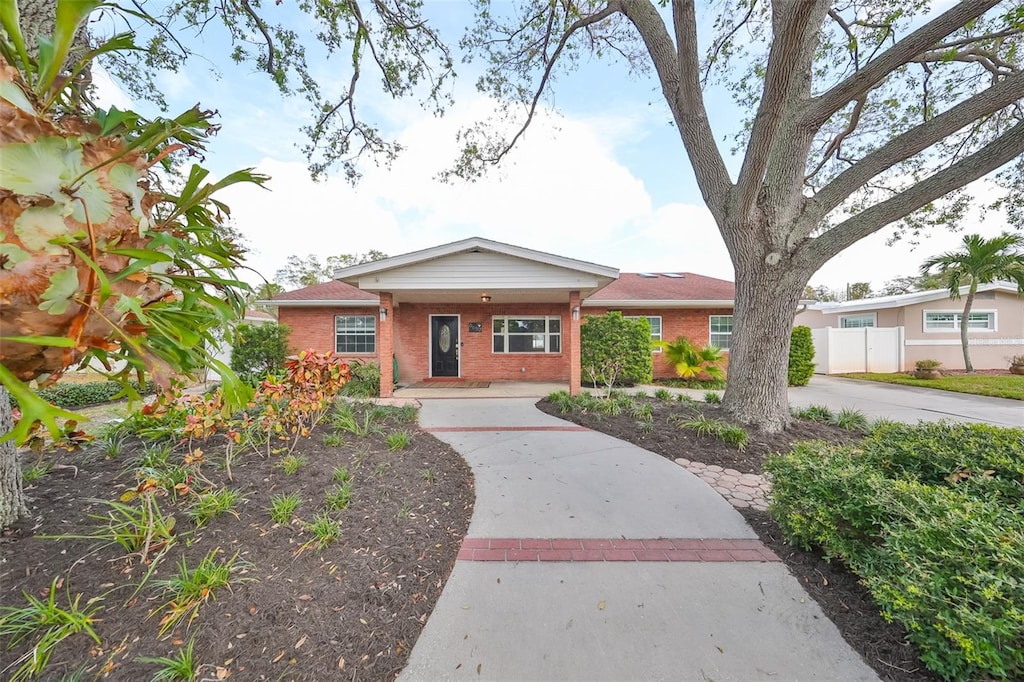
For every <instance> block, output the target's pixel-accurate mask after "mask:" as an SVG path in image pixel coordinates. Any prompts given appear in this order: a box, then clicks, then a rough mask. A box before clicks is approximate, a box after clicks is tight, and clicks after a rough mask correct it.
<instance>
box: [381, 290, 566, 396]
mask: <svg viewBox="0 0 1024 682" xmlns="http://www.w3.org/2000/svg"><path fill="white" fill-rule="evenodd" d="M431 315H459V316H460V319H459V341H460V342H461V343H462V348H461V350H460V352H459V365H460V367H459V370H460V376H461V377H462V378H463V379H467V380H469V381H568V380H569V354H568V352H567V350H566V347H567V343H568V340H569V322H570V315H569V305H568V303H562V304H558V303H555V304H533V303H531V304H508V305H499V304H493V303H488V304H465V305H463V304H427V303H402V304H400V305H399V306H398V308H397V309H396V315H395V320H396V325H395V327H396V329H395V357H397V358H398V371H399V375H400V378H401V380H402V381H422V380H423V379H427V378H429V377H430V316H431ZM494 315H559V316H560V317H561V318H562V350H563V352H562V353H495V352H493V346H492V343H493V337H492V333H493V327H492V324H491V318H492V316H494ZM470 322H479V323H481V326H482V330H481V331H480V332H472V333H471V332H470V331H469V323H470ZM523 368H526V371H525V372H524V371H522V370H523Z"/></svg>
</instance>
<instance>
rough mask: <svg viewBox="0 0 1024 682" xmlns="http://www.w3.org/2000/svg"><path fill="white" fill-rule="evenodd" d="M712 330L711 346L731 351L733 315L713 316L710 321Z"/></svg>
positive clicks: (709, 324)
mask: <svg viewBox="0 0 1024 682" xmlns="http://www.w3.org/2000/svg"><path fill="white" fill-rule="evenodd" d="M708 326H709V327H710V329H711V345H712V346H717V347H718V348H721V349H722V350H729V344H730V342H731V341H732V315H712V316H711V317H710V318H709V319H708Z"/></svg>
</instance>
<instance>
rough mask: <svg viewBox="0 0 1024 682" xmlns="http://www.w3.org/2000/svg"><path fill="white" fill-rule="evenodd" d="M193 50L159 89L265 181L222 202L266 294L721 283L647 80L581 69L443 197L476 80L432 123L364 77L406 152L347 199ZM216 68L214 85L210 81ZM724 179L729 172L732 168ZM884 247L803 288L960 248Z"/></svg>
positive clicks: (343, 188)
mask: <svg viewBox="0 0 1024 682" xmlns="http://www.w3.org/2000/svg"><path fill="white" fill-rule="evenodd" d="M286 5H287V3H286ZM427 13H428V15H429V16H430V17H431V18H432V19H433V20H434V21H436V22H438V23H437V25H438V26H440V28H441V30H442V32H443V35H445V37H447V38H448V40H449V42H450V43H451V44H454V43H456V42H457V40H458V37H459V31H460V27H461V25H462V23H463V21H464V17H466V16H467V12H466V9H465V6H464V5H461V3H457V2H449V1H443V2H442V1H438V0H434V1H433V2H431V1H430V0H428V9H427ZM313 40H314V39H313V38H312V36H310V44H312V41H313ZM196 49H197V51H199V52H201V53H202V54H203V55H204V57H205V58H206V60H205V61H204V60H193V61H191V62H190V63H189V65H188V66H187V67H186V68H185V69H184V70H183V71H181V72H179V73H176V74H165V75H163V76H161V79H160V86H161V89H162V90H163V91H164V93H165V95H166V96H167V99H168V101H169V102H170V108H171V112H175V113H176V112H177V111H179V110H183V109H185V108H187V107H189V106H192V105H193V104H195V103H196V102H197V101H198V102H200V103H201V104H202V106H203V107H204V108H210V109H217V110H218V111H219V112H220V115H221V118H220V122H221V123H222V125H223V129H222V131H221V132H220V134H219V135H218V136H217V138H216V139H215V140H214V141H213V143H212V144H211V145H210V149H209V153H208V155H207V159H206V166H207V167H208V168H210V169H211V170H212V171H213V172H214V173H217V174H226V173H228V172H230V171H232V170H235V169H237V168H242V167H250V166H251V167H255V168H256V169H258V170H259V171H260V172H263V173H266V174H268V175H270V176H272V180H271V181H270V182H269V183H268V185H267V187H268V188H269V190H270V191H263V190H259V189H256V188H252V187H243V188H233V189H231V190H229V191H227V192H225V193H224V195H223V197H222V198H223V199H224V200H226V201H227V202H228V204H229V205H231V207H232V209H233V217H234V219H235V223H236V225H237V227H238V228H239V229H240V230H241V231H242V232H243V233H244V234H245V235H246V237H247V239H248V242H249V245H250V247H251V249H252V252H251V254H250V256H249V264H250V265H251V267H253V268H254V269H255V270H257V271H259V272H261V273H262V274H263V275H264V276H266V277H267V278H268V279H271V278H272V277H273V275H274V272H275V271H276V270H277V269H278V268H279V267H281V266H282V265H283V264H284V262H285V260H286V259H287V257H288V256H289V255H292V254H295V255H300V256H304V255H306V254H308V253H315V254H317V255H319V256H320V257H321V258H325V257H326V256H328V255H332V254H340V253H356V252H365V251H368V250H370V249H379V250H381V251H384V252H386V253H388V254H391V255H396V254H399V253H405V252H408V251H412V250H416V249H420V248H425V247H428V246H433V245H436V244H441V243H445V242H449V241H454V240H458V239H463V238H466V237H469V236H481V237H486V238H489V239H495V240H498V241H504V242H508V243H512V244H516V245H519V246H525V247H529V248H534V249H539V250H543V251H549V252H553V253H558V254H560V255H564V256H569V257H574V258H579V259H582V260H587V261H592V262H597V263H600V264H602V265H609V266H613V267H617V268H620V269H621V270H623V271H643V270H652V271H687V272H697V273H700V274H704V275H708V276H712V277H720V278H723V279H731V278H732V267H731V263H730V261H729V257H728V253H727V251H726V250H725V247H724V245H723V244H722V241H721V238H720V236H719V235H718V232H717V229H716V228H715V225H714V222H713V220H712V219H711V216H710V214H709V213H708V211H707V209H706V208H705V207H704V205H703V203H702V201H701V198H700V193H699V191H698V190H697V187H696V185H695V183H694V180H693V174H692V171H691V169H690V166H689V161H688V160H687V158H686V154H685V152H684V149H683V145H682V142H681V141H680V139H679V136H678V134H677V132H676V130H675V128H674V127H672V126H671V125H670V120H671V118H670V115H669V112H668V109H667V107H666V105H665V104H664V101H663V99H662V97H661V93H660V88H659V87H658V86H657V82H656V81H655V80H654V79H653V77H651V76H640V77H639V78H631V77H629V76H628V75H627V73H626V69H625V68H624V67H623V66H622V65H616V64H610V63H608V62H603V61H593V62H590V63H585V64H583V65H582V67H581V69H580V70H579V71H578V72H576V73H573V74H569V75H568V76H565V77H563V78H561V80H560V81H559V82H558V83H557V84H556V86H555V90H554V97H553V101H554V104H555V107H556V108H555V109H554V110H551V109H545V110H544V111H543V112H541V115H540V116H539V118H538V120H537V121H536V122H535V125H534V126H533V127H532V128H531V130H530V131H529V132H528V134H527V135H526V137H525V138H524V139H523V140H522V143H521V144H520V145H519V147H518V148H517V149H516V150H515V151H514V152H513V153H512V154H511V155H509V156H508V157H507V159H506V162H505V163H503V164H502V166H500V167H499V168H497V169H495V170H494V171H492V172H491V173H490V174H489V175H488V176H487V177H486V178H484V179H483V180H480V181H478V182H476V183H471V184H466V183H453V184H447V185H445V184H443V183H440V182H439V181H437V180H435V179H434V176H435V175H436V174H437V173H438V172H439V171H441V170H443V169H444V168H445V167H446V165H447V164H449V163H450V162H451V161H452V160H453V159H454V158H455V155H456V152H457V147H456V143H455V133H456V131H457V130H458V129H459V127H460V126H463V125H466V124H468V123H470V122H472V121H474V120H477V119H479V118H480V117H483V116H486V115H487V114H488V113H489V111H490V110H491V103H490V102H488V100H486V99H485V98H483V97H482V96H481V95H479V94H478V93H476V91H475V89H474V87H473V84H474V81H475V76H476V70H475V69H474V67H473V65H466V64H459V65H458V67H457V70H458V73H459V79H458V82H457V84H456V87H455V98H456V106H454V107H453V108H452V109H450V110H449V112H448V114H447V115H446V116H445V117H444V118H440V119H438V118H434V117H433V116H431V115H430V114H427V113H425V112H424V111H423V110H422V109H420V107H419V106H418V104H417V103H416V101H415V100H411V99H410V100H405V101H398V102H395V101H391V100H389V99H387V98H386V97H384V96H383V95H381V94H380V93H379V92H378V91H377V90H375V88H374V86H375V85H376V78H375V75H374V74H371V73H367V74H366V75H364V78H363V81H362V88H363V89H362V91H361V93H360V95H361V97H362V99H361V100H359V105H360V106H361V109H362V111H363V113H364V115H366V116H367V117H368V118H370V119H371V120H374V121H376V122H379V123H380V124H381V125H382V127H383V128H384V131H385V132H386V133H389V134H390V135H391V136H392V137H393V138H395V139H398V140H399V141H401V142H402V143H403V144H404V145H405V147H406V151H405V153H403V154H402V156H401V157H400V158H399V159H398V160H397V161H396V162H395V163H394V164H393V165H392V167H391V168H390V169H388V168H383V167H378V166H376V165H375V164H374V163H373V162H372V160H369V159H368V160H366V161H365V162H364V164H363V168H362V170H363V171H364V177H363V179H362V181H361V182H360V183H359V184H358V185H357V186H355V187H351V186H349V185H348V184H347V183H346V182H345V180H344V179H343V178H342V176H341V175H340V173H339V174H335V175H334V176H332V177H330V178H329V179H328V180H327V181H325V182H321V183H314V182H312V181H311V180H310V179H309V174H308V172H307V171H306V164H305V159H304V158H303V156H302V153H301V151H300V149H299V145H300V144H301V143H302V141H303V138H302V134H301V132H300V130H299V127H300V126H301V125H302V124H303V123H304V122H305V120H306V116H307V110H306V108H305V103H304V102H303V101H301V100H299V99H294V100H286V99H283V98H282V97H281V96H280V95H279V94H278V92H277V90H276V88H275V87H274V86H273V85H272V84H271V83H270V81H269V80H268V79H267V78H266V77H265V76H264V75H262V74H260V73H257V72H255V71H254V69H253V67H251V66H249V65H245V66H236V65H234V64H233V63H231V62H230V60H228V59H227V57H226V55H227V49H226V47H225V46H224V45H223V41H222V40H221V39H220V38H219V36H217V35H216V34H210V35H208V36H206V37H205V38H204V44H202V45H197V47H196ZM335 59H338V58H335ZM340 59H341V60H342V63H343V61H344V57H341V58H340ZM211 64H212V65H214V66H215V68H216V70H217V71H218V72H219V76H217V75H214V74H211V72H210V65H211ZM316 67H317V69H318V70H319V72H320V73H322V74H324V77H325V78H327V79H329V78H330V77H331V74H332V73H334V72H335V71H340V69H341V67H339V66H337V62H334V61H326V60H317V64H316ZM102 92H103V93H104V97H105V98H106V99H107V101H110V102H113V103H117V104H119V105H120V106H126V105H128V104H130V102H128V101H126V99H125V98H124V95H123V94H121V93H120V92H119V91H118V90H117V89H116V87H113V86H110V85H104V86H103V87H102ZM707 103H708V109H709V113H710V115H711V118H712V121H713V125H714V127H715V131H716V134H717V137H718V139H719V141H720V146H721V148H722V150H723V154H728V153H729V148H730V147H731V139H730V140H725V141H723V138H725V137H726V136H727V135H730V134H731V133H732V132H733V131H734V130H735V127H736V126H737V125H738V122H739V119H740V112H739V111H738V110H737V109H736V107H735V106H734V105H733V104H732V103H731V101H729V99H728V97H727V96H726V95H725V94H724V93H722V92H721V91H720V90H712V91H710V92H708V93H707ZM136 106H137V107H138V108H140V109H145V108H146V107H145V105H144V104H138V103H136ZM728 164H729V166H730V168H732V169H733V171H734V172H735V169H736V168H738V166H739V159H736V158H730V159H729V160H728ZM1002 227H1003V226H1002V225H1001V224H1000V222H999V221H998V220H992V219H991V218H990V219H989V220H988V221H986V222H985V223H984V224H981V222H980V221H974V222H973V223H969V224H967V225H965V229H966V231H978V232H982V233H983V234H987V235H988V234H995V233H998V232H999V231H1000V230H1001V229H1002ZM890 236H891V232H887V231H883V232H881V233H878V234H876V235H874V236H872V237H869V238H868V239H866V240H863V241H862V242H860V243H859V244H857V245H855V246H854V247H852V248H851V249H848V250H847V251H846V252H844V253H843V254H841V255H840V256H838V257H837V258H835V259H833V260H832V261H831V262H829V263H828V264H826V265H825V267H824V268H823V269H822V270H821V271H819V273H818V274H817V275H816V276H815V277H813V278H812V279H811V282H812V284H823V285H826V286H830V287H833V288H841V287H844V286H845V284H846V283H847V282H855V281H865V280H866V281H871V282H872V283H873V284H874V285H875V286H876V287H878V286H881V285H882V284H883V283H884V282H885V281H886V280H887V279H891V278H893V277H896V276H899V275H909V274H914V273H915V272H916V270H917V268H918V265H919V263H920V262H921V261H922V260H924V259H925V258H926V257H928V256H931V255H934V254H936V253H940V252H943V251H947V250H951V249H955V248H957V245H958V242H959V241H960V239H961V236H960V235H956V234H951V233H937V234H933V235H931V236H930V237H928V238H927V239H925V240H923V242H922V244H921V245H920V246H918V247H917V248H916V249H911V248H910V246H909V245H908V244H906V243H904V242H900V243H897V244H896V245H894V246H891V247H890V246H887V244H886V242H887V240H888V238H889V237H890ZM248 279H250V280H252V281H253V282H254V283H255V282H257V281H258V277H256V276H251V277H248Z"/></svg>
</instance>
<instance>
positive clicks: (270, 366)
mask: <svg viewBox="0 0 1024 682" xmlns="http://www.w3.org/2000/svg"><path fill="white" fill-rule="evenodd" d="M291 331H292V330H291V329H290V328H289V327H288V326H287V325H283V324H275V323H272V322H267V323H265V324H240V325H238V326H237V327H236V328H235V337H234V345H233V346H232V347H231V369H233V370H234V371H235V372H236V373H238V374H239V375H248V376H254V377H258V378H259V379H260V380H262V379H263V378H264V377H265V376H266V375H267V374H277V373H279V372H281V371H282V370H283V369H284V362H285V360H286V359H287V358H288V335H289V334H290V333H291Z"/></svg>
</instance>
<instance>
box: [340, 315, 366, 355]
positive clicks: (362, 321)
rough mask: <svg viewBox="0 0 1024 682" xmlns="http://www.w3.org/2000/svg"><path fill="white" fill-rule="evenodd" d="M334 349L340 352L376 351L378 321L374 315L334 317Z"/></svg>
mask: <svg viewBox="0 0 1024 682" xmlns="http://www.w3.org/2000/svg"><path fill="white" fill-rule="evenodd" d="M334 349H335V351H337V352H338V353H342V354H347V353H375V352H376V351H377V321H376V319H375V318H374V316H373V315H338V316H336V317H335V318H334Z"/></svg>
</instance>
